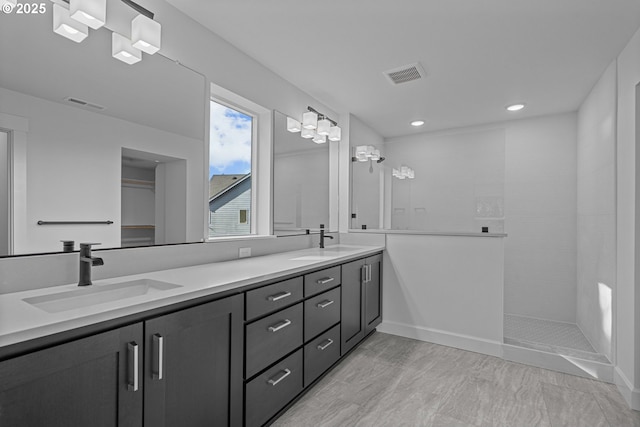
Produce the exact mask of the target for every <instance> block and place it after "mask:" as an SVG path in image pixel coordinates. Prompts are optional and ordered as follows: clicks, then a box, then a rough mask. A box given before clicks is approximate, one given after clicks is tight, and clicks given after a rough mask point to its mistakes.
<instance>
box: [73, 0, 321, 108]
mask: <svg viewBox="0 0 640 427" xmlns="http://www.w3.org/2000/svg"><path fill="white" fill-rule="evenodd" d="M61 1H63V2H65V3H67V4H69V1H70V0H61ZM120 1H121V2H122V3H124V4H126V5H127V6H129V7H130V8H131V9H133V10H135V11H136V12H138V13H139V14H141V15H144V16H146V17H147V18H149V19H153V16H154V14H153V12H151V11H150V10H149V9H145V8H144V7H142V6H140V5H139V4H138V3H136V2H134V1H132V0H120ZM309 108H311V107H309Z"/></svg>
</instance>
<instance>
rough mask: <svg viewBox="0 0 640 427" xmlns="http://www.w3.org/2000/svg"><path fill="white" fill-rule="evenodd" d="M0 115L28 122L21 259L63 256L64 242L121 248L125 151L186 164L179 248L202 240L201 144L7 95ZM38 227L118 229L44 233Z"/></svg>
mask: <svg viewBox="0 0 640 427" xmlns="http://www.w3.org/2000/svg"><path fill="white" fill-rule="evenodd" d="M0 112H2V113H7V114H11V115H15V116H21V117H25V118H27V119H28V121H29V131H28V133H27V143H26V157H27V159H26V162H27V165H28V167H27V185H26V187H27V190H28V191H27V200H26V218H25V220H26V226H25V228H24V229H18V228H16V229H15V230H14V233H15V234H14V253H16V254H24V253H34V252H35V253H37V252H50V251H60V250H61V243H60V240H75V241H76V242H80V241H91V242H100V243H102V245H103V247H119V246H120V226H121V220H120V216H121V174H120V170H121V163H122V148H123V147H126V148H132V149H137V150H141V151H146V152H151V153H157V154H159V155H164V156H170V157H173V158H178V159H184V160H186V162H187V182H186V186H185V187H184V188H183V189H182V190H181V193H180V194H181V196H183V197H186V201H187V204H186V210H187V215H186V218H187V219H186V225H185V226H184V227H183V230H185V229H186V234H185V233H184V232H183V238H182V239H180V241H199V240H200V239H202V223H203V218H204V217H203V215H204V212H203V210H202V209H201V208H200V206H201V203H200V200H201V197H200V196H201V194H202V193H203V191H204V190H203V188H204V184H205V183H204V180H203V179H202V176H204V170H203V167H204V165H203V162H202V158H203V152H204V147H203V144H202V141H200V140H196V139H191V138H187V137H184V136H180V135H177V134H172V133H169V132H165V131H160V130H157V129H153V128H150V127H146V126H141V125H138V124H134V123H130V122H127V121H124V120H120V119H115V118H112V117H109V116H105V115H102V114H96V113H92V112H89V111H84V110H81V109H78V108H74V107H69V106H65V105H61V104H58V103H54V102H50V101H45V100H42V99H39V98H35V97H32V96H28V95H23V94H20V93H17V92H13V91H8V90H5V89H0ZM69 153H73V154H72V155H69ZM15 185H19V186H21V185H23V184H22V183H15ZM38 220H45V221H103V220H111V221H114V224H112V225H97V226H93V225H83V226H38V225H37V221H38ZM183 221H184V219H183Z"/></svg>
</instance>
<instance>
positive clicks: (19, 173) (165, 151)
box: [0, 7, 208, 256]
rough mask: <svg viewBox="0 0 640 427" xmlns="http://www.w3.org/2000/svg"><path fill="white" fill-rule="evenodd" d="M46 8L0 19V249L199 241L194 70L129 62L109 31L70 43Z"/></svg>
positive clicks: (200, 173) (200, 149)
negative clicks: (114, 51) (117, 54)
mask: <svg viewBox="0 0 640 427" xmlns="http://www.w3.org/2000/svg"><path fill="white" fill-rule="evenodd" d="M132 13H133V11H132ZM51 15H52V7H47V13H45V14H40V15H37V14H31V15H16V14H13V15H11V16H10V19H8V18H9V17H5V18H3V19H2V24H1V25H0V151H1V152H2V153H4V154H3V155H2V156H0V162H2V165H0V168H1V167H4V168H5V169H6V170H5V172H4V173H3V172H2V170H0V173H3V174H4V175H5V176H6V174H8V175H9V178H10V179H9V182H8V183H3V181H1V180H0V186H2V187H3V190H2V191H0V198H2V201H1V203H0V206H2V207H3V209H2V211H3V212H8V213H9V214H8V215H6V216H7V218H4V216H0V221H1V222H2V224H0V227H1V228H2V229H3V230H5V231H6V232H5V231H3V232H2V233H0V239H2V242H0V255H1V256H5V255H19V254H29V253H46V252H58V251H61V250H62V249H63V244H62V243H61V241H62V240H65V241H74V242H75V248H76V249H77V248H78V243H79V242H100V243H102V246H100V247H101V248H117V247H126V246H140V245H153V244H166V243H184V242H194V241H201V240H202V239H203V234H204V229H203V224H204V215H205V212H204V201H203V194H204V186H205V180H204V179H203V177H204V176H205V165H204V160H203V159H204V153H205V146H204V139H205V138H204V135H205V108H206V103H207V102H208V91H207V88H206V84H205V78H204V76H202V75H200V74H199V73H196V72H194V71H192V70H190V69H188V68H186V67H184V66H182V65H179V64H177V63H176V62H174V61H172V60H169V59H167V58H165V57H163V56H161V55H160V54H155V55H146V54H145V55H144V56H143V60H142V61H141V62H139V63H137V64H134V65H127V64H125V63H123V62H120V61H118V60H116V59H114V58H112V56H111V34H112V33H111V31H109V30H108V29H106V28H101V29H99V30H95V31H94V30H92V31H91V32H90V35H89V37H87V38H86V39H85V40H84V41H83V42H82V43H74V42H72V41H70V40H68V39H65V38H63V37H60V36H58V35H57V34H54V33H53V32H52V30H51V26H52V25H51V23H52V16H51ZM7 186H8V191H5V190H4V189H6V188H7ZM4 207H6V209H5V208H4Z"/></svg>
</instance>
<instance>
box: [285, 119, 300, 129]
mask: <svg viewBox="0 0 640 427" xmlns="http://www.w3.org/2000/svg"><path fill="white" fill-rule="evenodd" d="M287 130H288V131H289V132H300V130H302V126H300V122H299V121H297V120H296V119H292V118H291V117H287Z"/></svg>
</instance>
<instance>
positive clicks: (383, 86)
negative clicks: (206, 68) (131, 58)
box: [168, 0, 640, 137]
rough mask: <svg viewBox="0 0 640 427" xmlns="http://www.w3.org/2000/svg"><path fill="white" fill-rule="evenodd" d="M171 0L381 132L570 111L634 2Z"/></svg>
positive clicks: (634, 13) (634, 14) (634, 20)
mask: <svg viewBox="0 0 640 427" xmlns="http://www.w3.org/2000/svg"><path fill="white" fill-rule="evenodd" d="M168 1H169V3H171V4H173V5H174V6H176V7H178V8H179V9H181V10H182V11H183V12H185V13H186V14H187V15H190V16H191V17H192V18H193V19H195V20H196V21H199V22H200V23H202V24H203V25H205V26H206V27H208V28H209V29H211V31H213V32H214V33H216V34H218V35H220V36H221V37H222V38H224V39H226V40H227V41H229V42H230V43H231V44H233V45H235V46H236V47H237V48H239V49H240V50H242V51H244V52H246V53H247V54H248V55H250V56H252V57H253V58H255V59H256V60H257V61H259V62H260V63H262V64H264V65H265V66H266V67H268V68H270V69H271V70H273V71H274V72H276V73H277V74H279V75H280V76H282V77H284V78H285V79H287V80H288V81H290V82H292V83H293V84H295V85H296V86H298V87H299V88H301V89H302V90H304V91H305V92H307V93H309V94H310V95H312V96H313V97H315V98H316V99H318V100H319V101H321V102H323V103H325V104H326V105H328V106H329V107H331V108H332V109H334V110H336V111H341V112H351V113H353V114H355V115H356V116H357V117H359V118H360V119H361V120H363V121H364V122H365V123H367V124H369V125H370V126H371V127H373V128H374V129H375V130H376V131H378V132H379V133H380V134H381V135H383V136H385V137H393V136H398V135H405V134H409V133H413V132H424V131H428V130H436V129H447V128H455V127H461V126H468V125H474V124H480V123H490V122H496V121H502V120H507V119H511V118H522V117H530V116H538V115H543V114H552V113H559V112H568V111H575V110H576V109H577V108H578V107H579V106H580V104H581V102H582V101H583V99H584V98H585V96H586V95H587V94H588V93H589V91H590V89H591V88H592V87H593V85H594V84H595V82H596V81H597V79H598V77H599V76H600V75H601V74H602V72H603V71H604V69H605V68H606V67H607V66H608V65H609V64H610V63H611V61H613V60H614V59H615V57H616V56H617V55H618V53H619V52H620V51H621V50H622V49H623V47H624V46H625V44H626V43H627V41H628V40H629V39H630V38H631V36H632V35H633V33H634V32H635V31H636V29H637V28H638V26H640V1H638V0H324V1H309V0H269V1H264V0H217V1H210V0H168ZM414 62H420V63H421V64H422V66H423V67H424V69H425V70H426V72H427V74H428V77H427V78H426V79H424V80H418V81H414V82H409V83H405V84H402V85H399V86H392V85H391V84H390V83H389V82H388V80H387V79H386V78H385V77H384V75H383V74H382V73H383V72H384V71H387V70H389V69H393V68H396V67H399V66H403V65H406V64H410V63H414ZM514 102H525V103H526V104H527V108H526V109H525V110H524V111H522V112H520V113H516V114H514V113H507V112H506V111H505V110H504V107H505V105H507V104H510V103H514ZM414 119H424V120H426V122H427V123H426V125H425V126H423V127H422V128H417V129H413V128H411V126H409V122H410V121H411V120H414Z"/></svg>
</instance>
